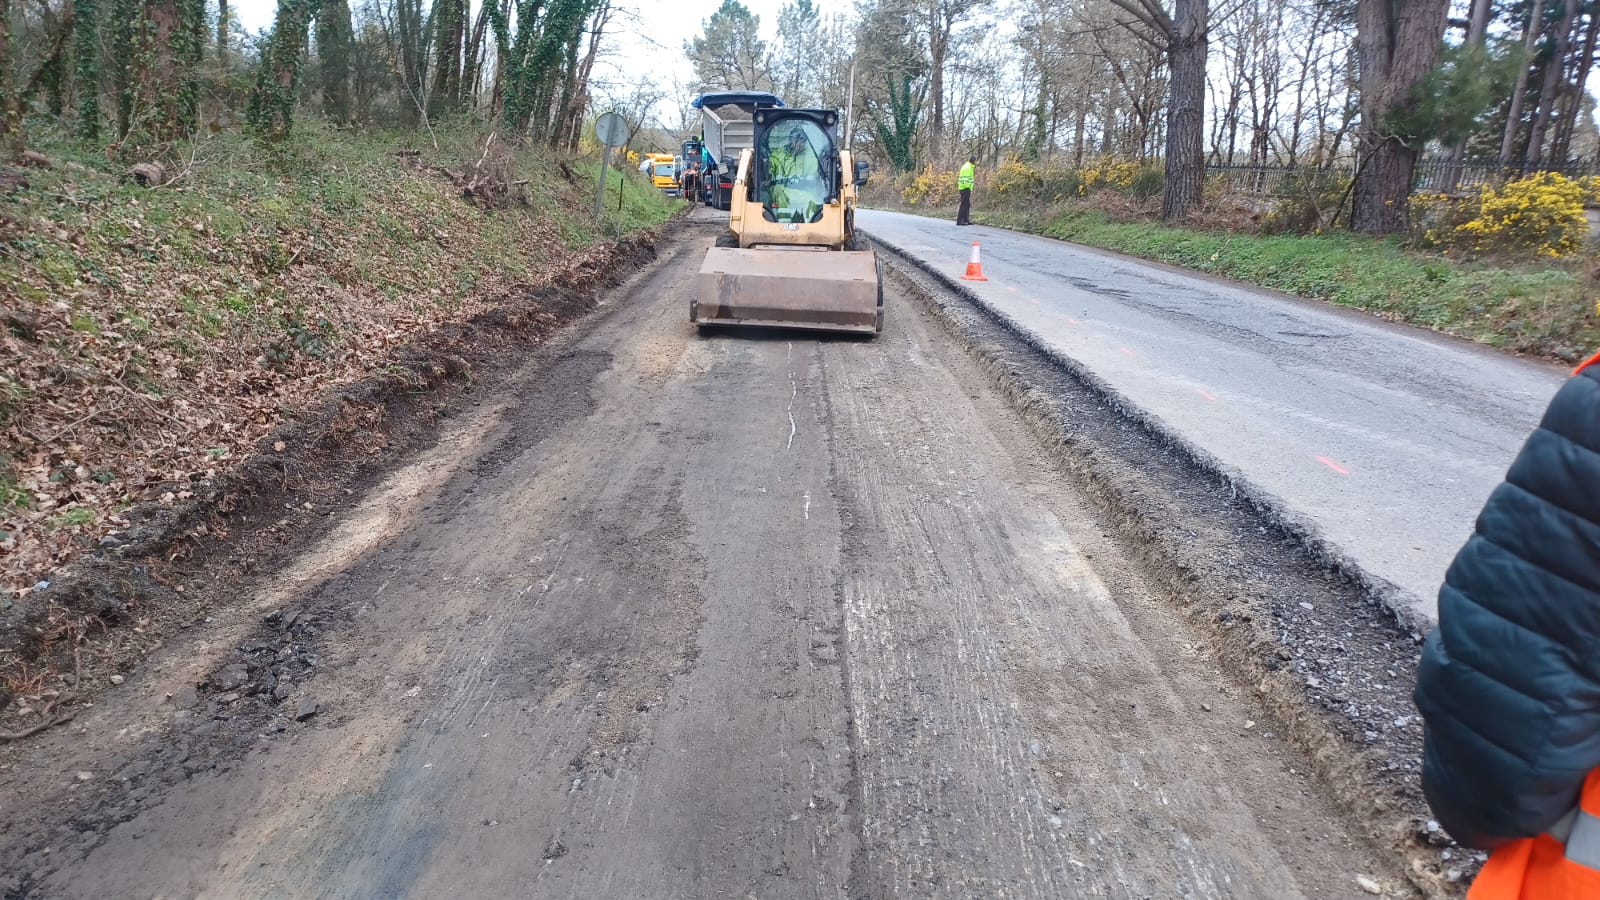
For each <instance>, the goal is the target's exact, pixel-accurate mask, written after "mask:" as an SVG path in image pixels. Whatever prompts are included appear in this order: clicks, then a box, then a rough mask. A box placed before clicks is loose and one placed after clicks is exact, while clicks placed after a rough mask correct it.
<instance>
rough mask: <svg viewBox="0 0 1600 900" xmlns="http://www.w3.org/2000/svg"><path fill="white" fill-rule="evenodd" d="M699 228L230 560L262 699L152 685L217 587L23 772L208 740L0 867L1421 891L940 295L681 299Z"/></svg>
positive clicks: (195, 673)
mask: <svg viewBox="0 0 1600 900" xmlns="http://www.w3.org/2000/svg"><path fill="white" fill-rule="evenodd" d="M710 239H711V235H710V233H709V231H705V232H701V233H699V234H692V235H691V236H690V237H688V238H681V239H678V242H677V243H676V244H675V245H669V246H668V248H667V250H666V252H665V253H664V258H663V260H662V261H661V262H659V263H658V264H657V266H656V267H655V268H653V269H651V270H649V271H647V272H646V273H645V274H644V275H642V276H641V277H640V278H639V279H637V280H636V281H635V283H634V284H633V286H632V287H631V288H630V289H628V290H626V291H623V292H620V295H619V296H618V297H616V298H615V299H614V300H613V301H611V303H610V304H609V305H608V307H607V308H606V309H605V310H604V311H603V312H601V313H599V314H597V315H596V316H595V317H593V318H591V319H589V320H588V321H586V322H584V323H581V324H580V325H579V326H578V327H576V328H575V329H573V330H571V331H569V332H568V333H567V334H566V335H564V336H563V337H560V338H558V339H556V340H555V341H554V342H553V343H552V344H550V345H548V346H546V347H545V348H543V349H542V350H540V351H539V352H538V353H536V354H535V357H534V358H533V359H532V360H531V361H530V362H529V363H528V365H527V366H526V368H525V369H524V370H523V371H522V372H521V373H520V374H518V375H516V376H514V377H513V378H511V379H510V381H509V382H508V383H507V384H506V385H505V386H504V388H503V389H502V390H500V391H498V392H496V395H495V396H493V397H488V398H485V399H484V400H483V401H482V403H481V404H480V405H479V406H478V407H477V408H476V409H473V410H470V411H468V412H467V413H464V414H462V415H460V416H459V417H458V421H456V422H455V423H453V424H452V425H451V426H450V427H448V428H447V429H446V430H445V439H444V440H443V441H441V443H440V445H439V446H438V447H436V448H435V449H434V450H432V451H430V452H429V453H427V454H425V455H424V457H423V458H421V459H419V460H418V461H417V462H416V463H415V464H414V465H412V466H409V467H407V468H405V469H402V470H399V471H397V472H395V473H394V474H393V475H392V476H391V477H390V478H389V480H388V481H387V482H386V483H385V484H384V485H382V486H380V487H379V488H378V489H377V490H376V491H375V492H374V493H373V495H372V497H371V499H369V500H368V501H367V502H366V503H365V504H364V505H363V506H362V507H360V508H359V509H357V510H354V511H352V512H351V513H349V514H348V521H347V522H346V523H345V526H344V527H341V528H339V529H337V530H335V532H334V533H333V534H332V536H331V537H330V538H328V539H327V541H325V542H324V543H323V544H322V545H321V546H319V547H316V548H312V550H311V551H310V552H308V554H307V556H306V561H305V565H304V566H303V567H301V568H300V569H298V570H296V571H291V572H287V573H285V574H284V575H283V576H281V577H280V578H279V579H275V580H266V581H264V583H262V584H259V585H254V586H250V589H251V591H253V592H254V593H255V599H254V600H253V601H247V602H246V603H245V604H244V605H243V606H242V607H241V609H242V610H243V611H244V615H245V616H246V617H248V620H249V623H255V622H259V621H260V618H261V615H262V614H263V613H264V612H266V611H267V610H271V609H276V610H281V611H282V614H280V615H279V616H278V617H277V618H276V619H274V620H273V621H274V622H275V623H277V624H276V625H271V626H263V628H264V629H266V630H267V632H269V633H275V632H272V629H273V628H278V627H281V626H282V625H283V624H284V623H285V622H288V621H290V619H296V620H297V621H298V624H295V625H294V628H296V629H301V630H299V631H296V632H294V633H296V634H299V635H301V636H302V637H303V638H304V639H305V640H306V641H307V642H308V645H307V646H309V648H310V649H309V650H303V651H302V652H303V653H307V652H308V653H312V654H313V655H314V656H315V657H316V660H315V661H316V665H315V668H314V669H313V670H311V671H313V672H314V673H315V674H312V675H310V676H309V677H308V678H307V679H306V680H302V681H299V682H297V683H294V684H293V685H292V689H293V690H292V695H291V697H290V699H289V700H288V701H286V703H285V705H284V706H283V707H280V708H279V709H280V710H281V713H280V714H277V715H276V716H275V718H273V719H272V720H271V722H270V723H264V722H261V721H253V722H251V723H249V724H243V723H242V722H241V721H230V720H229V719H228V718H227V714H226V713H225V712H223V713H219V716H218V718H215V719H213V718H209V717H206V716H200V715H194V714H189V713H186V712H179V713H177V714H174V713H173V711H172V705H171V703H170V702H168V701H165V700H164V699H163V697H164V694H165V692H166V691H174V690H181V688H182V686H183V685H184V684H185V683H189V684H192V683H193V682H194V680H196V678H197V677H198V678H203V677H205V675H207V674H209V672H210V671H211V668H210V667H211V666H212V665H213V664H214V660H215V658H216V657H217V656H218V654H220V653H222V652H224V651H226V650H227V649H228V648H229V647H230V646H233V645H236V644H237V642H238V641H240V640H241V639H243V638H242V637H241V632H240V631H239V630H238V629H235V630H234V631H229V630H228V628H227V627H226V626H225V625H224V624H222V623H219V624H217V625H215V626H213V627H212V628H211V629H210V630H206V629H201V633H199V634H196V635H195V636H194V637H193V638H191V639H189V640H188V641H187V642H185V643H183V644H182V645H179V646H175V647H173V648H172V649H171V651H170V652H169V653H168V655H167V657H166V658H165V659H164V660H157V661H155V662H154V663H153V664H152V665H151V667H150V668H149V670H148V671H147V672H146V673H144V674H142V675H140V676H138V677H136V678H135V679H133V680H132V681H131V682H130V684H129V686H128V687H127V689H126V693H127V694H128V695H130V696H131V697H134V698H143V700H142V701H141V702H136V701H135V700H129V701H127V702H125V703H120V704H119V703H114V702H107V703H103V704H101V706H100V707H97V708H96V709H95V710H92V711H90V712H88V713H86V714H85V715H84V717H83V718H82V719H80V722H79V723H78V724H81V725H83V726H84V727H85V728H86V729H87V731H86V732H83V733H78V732H76V731H75V732H74V733H73V734H71V735H69V734H67V733H66V732H65V731H64V730H63V731H61V732H57V733H53V734H51V735H49V736H47V737H46V738H43V739H41V742H40V744H39V745H38V747H37V748H35V749H33V750H30V751H29V752H33V753H37V754H38V756H37V757H36V759H37V760H43V759H55V760H57V765H58V766H59V770H55V771H41V770H40V769H39V766H38V764H37V762H35V763H33V764H31V767H30V761H29V759H28V758H27V757H26V756H24V757H22V758H19V759H17V760H15V763H16V765H15V766H14V767H13V768H12V769H11V772H12V774H11V776H9V777H11V778H12V783H13V784H21V785H22V786H24V787H29V788H30V789H43V788H42V787H41V786H44V787H49V786H51V785H55V786H56V787H54V788H53V789H54V790H56V791H57V798H56V799H55V800H52V801H51V802H60V803H61V804H62V806H61V808H62V809H68V808H69V806H70V804H68V802H67V800H65V799H63V798H66V797H70V796H74V795H75V793H74V792H80V793H81V791H86V790H93V789H94V785H95V783H96V782H97V781H98V780H99V779H102V778H105V777H107V776H108V773H110V772H113V771H115V772H122V773H126V772H128V771H130V768H129V767H130V766H139V765H143V763H141V762H140V759H139V754H141V753H147V754H156V755H154V756H151V757H150V759H152V760H156V761H157V762H156V765H158V766H171V765H177V764H184V765H187V766H190V767H191V768H194V767H195V766H194V758H193V754H191V748H197V747H199V746H200V745H201V744H202V743H204V742H207V741H211V742H217V741H221V740H222V739H223V738H224V737H225V736H227V735H229V734H232V735H233V736H234V738H235V739H236V740H237V741H238V742H239V745H240V747H241V748H242V751H241V752H240V753H239V754H238V755H237V756H236V757H235V758H233V759H230V760H228V761H226V762H225V763H223V764H217V765H211V766H210V767H208V768H207V767H199V769H198V771H195V772H194V773H193V775H192V777H189V778H187V779H186V780H185V779H179V780H177V781H176V783H175V784H173V785H172V786H170V787H167V788H161V789H146V790H147V791H148V793H149V795H148V796H143V797H140V795H139V794H138V792H137V791H135V792H134V793H132V794H130V795H129V797H130V799H129V800H128V801H127V802H129V803H130V804H131V803H134V802H135V801H137V808H134V807H132V806H128V807H124V809H123V812H124V813H128V814H130V815H131V818H128V820H127V821H125V822H123V823H122V824H120V825H117V826H116V827H114V828H112V829H111V830H110V831H109V833H108V834H106V835H105V836H104V837H102V838H95V837H94V836H93V835H92V833H91V834H89V835H88V836H87V837H83V838H80V836H79V835H77V834H76V833H75V831H74V829H72V828H70V827H69V828H65V829H62V830H61V831H60V832H59V833H58V834H59V835H60V836H59V837H52V838H51V840H50V842H48V843H47V844H46V845H45V846H44V847H39V846H26V847H24V846H19V845H13V846H10V847H8V848H5V850H4V851H3V852H0V864H3V865H0V867H5V866H16V867H18V868H15V869H13V870H12V871H13V872H18V871H26V872H28V873H30V877H38V878H41V879H42V883H40V884H39V885H38V886H37V887H35V888H34V889H33V890H32V891H31V893H30V894H29V896H34V897H66V898H80V897H81V898H89V897H198V896H204V897H222V898H253V897H330V898H333V897H338V898H346V897H348V898H369V897H419V898H423V897H427V898H431V897H448V898H467V897H471V898H486V897H508V898H509V897H517V898H543V897H551V898H555V897H561V898H567V897H572V898H691V897H693V898H716V897H730V898H747V897H759V898H763V900H766V898H791V897H793V898H799V897H807V898H811V897H817V898H820V897H828V898H850V900H860V898H891V897H905V898H929V897H940V898H943V897H949V898H1060V897H1113V898H1145V897H1156V898H1235V897H1236V898H1270V900H1285V898H1298V897H1308V898H1329V897H1332V898H1341V897H1366V896H1370V895H1369V894H1367V893H1365V892H1364V891H1363V890H1362V889H1361V887H1359V886H1358V882H1357V879H1358V878H1359V877H1363V876H1365V877H1371V878H1375V879H1377V880H1378V881H1379V882H1382V883H1385V884H1387V885H1390V886H1391V888H1392V890H1393V891H1394V893H1391V894H1390V896H1407V894H1405V893H1403V892H1402V889H1401V887H1400V880H1399V878H1398V877H1396V876H1397V869H1396V868H1395V866H1394V864H1393V862H1392V861H1391V860H1389V859H1388V857H1387V854H1386V853H1384V852H1380V851H1377V850H1374V849H1373V848H1371V847H1370V846H1369V845H1367V844H1365V843H1364V842H1363V841H1362V840H1361V839H1360V838H1359V837H1358V835H1357V834H1356V833H1355V832H1354V831H1352V830H1350V829H1349V828H1347V826H1346V825H1345V824H1343V823H1342V820H1341V819H1340V818H1339V817H1338V816H1337V815H1336V814H1335V813H1334V811H1333V809H1332V807H1331V805H1330V804H1329V803H1328V802H1327V801H1326V800H1325V799H1324V798H1323V795H1322V794H1321V793H1320V792H1319V791H1318V790H1317V789H1316V788H1315V787H1314V786H1313V785H1311V784H1310V782H1309V780H1308V779H1307V778H1306V777H1305V775H1304V774H1303V772H1304V764H1303V763H1302V762H1301V761H1299V760H1298V759H1297V758H1296V757H1295V756H1294V755H1293V754H1292V753H1291V752H1290V751H1289V750H1287V749H1286V747H1285V745H1284V744H1283V743H1282V741H1281V740H1279V739H1277V738H1274V737H1272V736H1271V735H1270V734H1267V733H1263V732H1266V731H1267V730H1268V729H1267V728H1266V727H1265V726H1263V725H1257V724H1256V722H1258V721H1260V720H1262V719H1263V716H1262V714H1261V712H1260V710H1258V709H1257V708H1255V706H1254V705H1253V702H1252V701H1251V699H1250V697H1249V695H1248V693H1247V692H1241V691H1236V690H1234V689H1233V688H1231V687H1229V686H1228V684H1227V683H1226V681H1225V680H1224V679H1223V678H1222V676H1221V675H1220V674H1219V673H1218V670H1217V669H1216V668H1215V667H1214V665H1213V664H1212V663H1211V662H1209V661H1208V659H1207V657H1206V655H1205V653H1204V651H1202V650H1200V649H1199V648H1198V644H1199V642H1198V641H1197V640H1196V639H1195V638H1193V637H1192V636H1190V635H1189V634H1188V633H1187V632H1186V630H1185V628H1184V627H1183V626H1182V625H1180V624H1179V622H1180V618H1179V615H1178V614H1177V613H1176V612H1174V611H1173V610H1172V609H1171V608H1170V607H1169V606H1168V605H1167V604H1166V603H1165V602H1164V601H1162V600H1161V599H1160V598H1157V597H1154V596H1152V595H1151V593H1150V591H1149V589H1148V588H1147V587H1146V586H1145V584H1144V583H1143V582H1142V581H1141V577H1140V574H1139V573H1138V572H1137V571H1134V570H1133V569H1132V568H1130V565H1129V563H1127V562H1126V561H1125V555H1124V551H1123V550H1122V549H1121V548H1119V547H1118V546H1117V545H1116V544H1115V543H1114V542H1113V540H1112V539H1111V538H1110V537H1108V534H1107V530H1106V529H1103V528H1102V527H1101V525H1100V524H1099V523H1097V521H1096V519H1095V516H1094V514H1093V513H1092V511H1091V510H1090V508H1089V506H1088V505H1087V502H1086V501H1085V500H1084V499H1082V498H1081V497H1079V496H1078V495H1076V494H1074V493H1073V492H1072V491H1071V489H1070V488H1068V487H1067V486H1066V483H1065V481H1064V479H1063V478H1062V477H1061V475H1060V474H1059V473H1058V472H1056V471H1054V470H1053V469H1052V468H1051V466H1050V465H1049V464H1048V463H1046V462H1045V461H1044V460H1045V458H1046V454H1045V453H1044V452H1042V450H1041V448H1040V446H1039V445H1038V444H1037V443H1036V442H1035V441H1034V439H1033V438H1032V437H1031V436H1030V434H1029V433H1028V432H1027V430H1026V429H1025V427H1024V426H1023V425H1022V424H1021V423H1020V422H1019V421H1017V419H1016V417H1015V416H1014V414H1013V413H1012V412H1011V410H1010V409H1009V408H1008V407H1007V406H1006V405H1005V403H1004V401H1003V400H1002V399H1001V398H1000V397H999V395H998V394H997V392H996V391H995V390H993V389H992V388H991V387H990V382H989V381H988V380H987V378H986V377H985V376H984V375H983V374H982V373H981V371H980V370H979V369H978V367H977V366H976V365H975V364H973V363H972V362H971V361H970V360H969V359H968V358H967V357H966V356H964V355H963V353H962V352H961V351H960V350H958V349H957V348H956V346H955V344H954V342H953V341H951V340H950V339H949V338H948V336H947V335H946V334H944V333H943V332H941V330H940V326H939V325H937V324H936V323H935V322H934V321H933V320H931V319H930V318H927V317H926V316H925V314H924V313H923V311H922V310H921V309H920V308H919V307H918V306H916V305H915V303H914V302H913V301H911V300H908V299H906V298H905V297H904V296H903V295H901V294H899V293H898V292H896V291H894V290H891V291H890V293H889V297H888V325H887V330H886V332H885V333H884V334H883V335H882V336H881V337H879V338H878V339H877V340H875V341H861V340H851V339H830V338H826V337H823V338H819V337H817V336H815V335H809V334H803V333H772V332H761V333H734V332H726V333H718V334H713V335H709V336H699V335H697V334H696V333H695V332H694V330H693V329H692V328H691V327H690V326H689V325H688V323H687V305H688V291H689V289H690V284H691V278H692V273H693V272H694V271H695V269H697V268H698V263H699V258H700V256H701V254H702V252H703V250H704V248H705V247H706V246H708V245H709V243H710ZM290 613H292V614H294V615H292V616H291V615H289V614H290ZM306 621H311V622H313V623H315V627H314V628H311V629H310V630H305V629H304V623H305V622H306ZM240 627H241V628H244V627H246V626H240ZM249 627H253V626H249ZM307 635H310V636H309V637H307ZM274 640H276V639H274ZM297 646H298V645H297ZM268 649H270V648H268ZM285 652H288V651H285ZM291 655H292V654H291ZM279 658H280V659H281V658H284V655H283V653H282V652H280V653H279ZM208 696H209V695H208ZM311 699H314V700H315V701H316V702H317V703H318V704H320V705H319V707H318V709H317V710H316V711H315V714H314V715H309V717H308V718H307V719H306V720H305V721H303V722H296V721H294V716H293V715H291V714H290V712H291V711H292V710H296V709H302V710H303V711H307V712H309V711H310V710H309V707H301V706H300V705H299V704H300V703H301V702H302V701H305V700H311ZM208 702H210V701H209V700H208V699H203V701H202V705H201V708H200V709H201V710H207V709H215V708H217V707H215V706H207V705H206V704H207V703H208ZM158 717H159V718H158ZM149 723H154V725H155V728H154V730H151V731H141V729H142V728H145V727H147V726H148V725H149ZM76 727H77V725H75V726H74V728H76ZM173 747H179V748H181V750H180V751H173V750H172V749H171V748H173ZM141 748H142V749H141ZM97 753H98V754H100V755H101V756H102V757H104V758H100V759H96V758H95V754H97ZM51 754H55V755H54V756H52V755H51ZM163 754H164V755H163ZM130 759H131V760H132V762H130ZM119 765H120V766H122V768H120V769H118V768H117V766H119ZM78 769H82V770H84V771H85V774H87V775H88V776H89V777H88V778H83V779H75V778H74V775H73V772H74V770H78ZM1297 769H1298V771H1299V772H1300V773H1301V774H1297V771H1296V770H1297ZM138 771H139V772H144V771H146V770H145V769H139V770H138ZM19 773H20V774H19ZM134 777H135V778H137V777H140V776H138V775H137V774H136V775H135V776H134ZM30 779H31V780H30ZM135 783H136V784H137V783H138V782H135ZM130 809H131V810H132V812H131V813H129V810H130ZM8 840H18V841H20V840H21V839H20V838H19V837H17V835H15V834H14V835H13V836H12V838H10V839H8ZM47 848H48V849H49V851H50V852H48V853H46V852H44V851H45V849H47Z"/></svg>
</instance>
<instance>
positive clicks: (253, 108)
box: [245, 0, 318, 138]
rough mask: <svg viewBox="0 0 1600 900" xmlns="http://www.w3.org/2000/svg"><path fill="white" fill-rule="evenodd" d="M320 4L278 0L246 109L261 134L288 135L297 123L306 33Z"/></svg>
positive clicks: (304, 0)
mask: <svg viewBox="0 0 1600 900" xmlns="http://www.w3.org/2000/svg"><path fill="white" fill-rule="evenodd" d="M317 6H318V3H317V0H278V15H277V18H276V19H275V20H274V22H273V25H272V36H271V37H270V38H268V39H267V45H266V48H265V49H264V50H263V51H262V53H261V65H260V67H259V68H258V69H257V70H256V87H255V90H254V91H253V92H252V93H251V94H250V107H249V109H248V110H247V111H246V113H245V119H246V121H247V122H248V123H249V125H250V130H251V131H254V132H255V133H256V134H258V135H260V136H262V137H267V138H282V137H287V136H288V134H289V130H290V128H291V127H292V126H293V124H294V105H295V98H296V96H297V95H298V93H299V90H300V60H301V57H303V56H304V55H305V52H306V37H307V33H308V32H309V31H310V28H311V19H312V17H313V16H315V15H316V12H317Z"/></svg>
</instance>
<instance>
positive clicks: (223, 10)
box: [217, 0, 228, 69]
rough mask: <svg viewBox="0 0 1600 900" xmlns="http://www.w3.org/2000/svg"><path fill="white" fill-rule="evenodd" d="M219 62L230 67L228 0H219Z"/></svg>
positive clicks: (224, 66) (225, 66)
mask: <svg viewBox="0 0 1600 900" xmlns="http://www.w3.org/2000/svg"><path fill="white" fill-rule="evenodd" d="M217 62H219V63H221V64H222V67H223V68H224V69H226V68H227V67H228V0H217Z"/></svg>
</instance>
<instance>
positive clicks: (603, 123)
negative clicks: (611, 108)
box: [594, 113, 628, 221]
mask: <svg viewBox="0 0 1600 900" xmlns="http://www.w3.org/2000/svg"><path fill="white" fill-rule="evenodd" d="M594 136H595V139H597V140H598V141H600V143H601V145H602V146H604V147H605V149H604V150H602V151H600V183H599V184H598V185H596V186H595V191H594V217H595V220H596V221H598V220H599V219H600V203H601V201H602V200H603V199H604V198H605V195H606V169H607V165H608V164H609V163H610V162H611V151H612V150H614V149H616V148H617V147H621V146H622V145H623V144H626V143H627V142H628V123H627V122H624V121H622V117H621V116H619V115H617V114H616V113H606V114H604V115H602V116H601V117H600V118H598V119H595V120H594ZM617 190H619V191H620V190H622V188H621V186H620V185H619V186H618V188H617Z"/></svg>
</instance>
